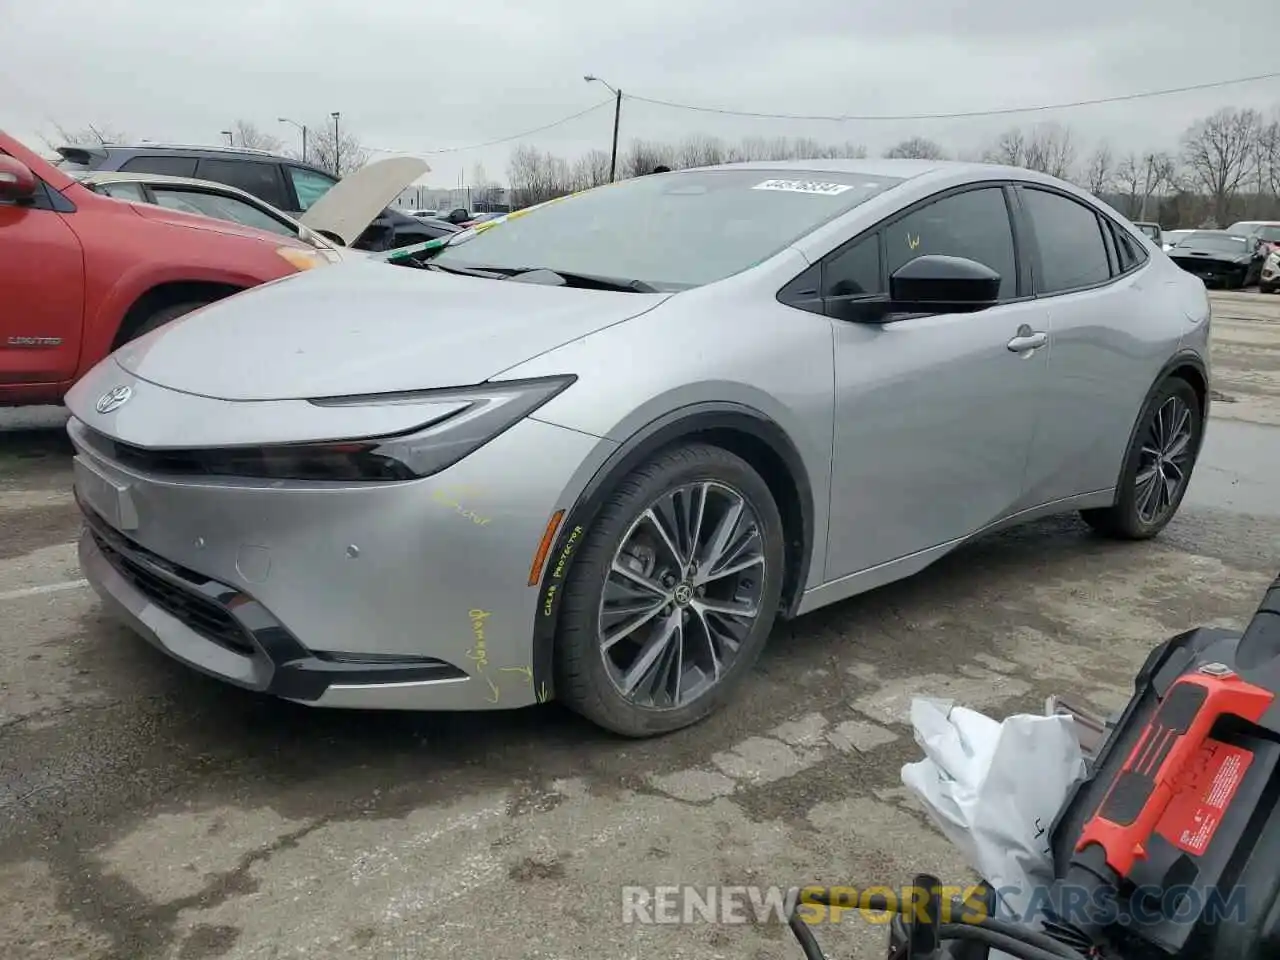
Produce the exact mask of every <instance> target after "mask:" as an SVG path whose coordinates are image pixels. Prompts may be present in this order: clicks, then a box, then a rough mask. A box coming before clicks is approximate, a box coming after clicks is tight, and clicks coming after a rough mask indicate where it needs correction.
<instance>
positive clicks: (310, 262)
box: [276, 247, 337, 270]
mask: <svg viewBox="0 0 1280 960" xmlns="http://www.w3.org/2000/svg"><path fill="white" fill-rule="evenodd" d="M276 256H278V257H280V258H281V259H284V260H287V261H289V263H291V264H293V266H294V267H296V268H297V269H298V270H314V269H315V268H316V267H325V266H328V265H329V264H330V263H336V262H337V261H336V259H335V260H330V259H329V258H328V257H326V256H325V255H324V254H322V253H321V252H320V251H319V250H303V249H301V248H300V247H276Z"/></svg>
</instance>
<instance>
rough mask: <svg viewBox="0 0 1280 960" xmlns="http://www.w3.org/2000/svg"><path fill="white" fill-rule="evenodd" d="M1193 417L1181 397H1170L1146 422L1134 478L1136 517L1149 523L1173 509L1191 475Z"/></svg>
mask: <svg viewBox="0 0 1280 960" xmlns="http://www.w3.org/2000/svg"><path fill="white" fill-rule="evenodd" d="M1192 429H1193V418H1192V414H1191V410H1190V408H1188V407H1187V405H1186V403H1184V402H1183V400H1182V399H1181V398H1180V397H1169V398H1168V399H1167V400H1165V402H1164V403H1162V404H1161V405H1160V407H1159V408H1158V409H1157V410H1156V413H1155V416H1153V417H1152V418H1151V420H1150V422H1149V423H1148V425H1147V430H1146V436H1145V437H1144V438H1143V441H1142V449H1141V452H1140V453H1139V456H1138V472H1137V475H1136V477H1135V478H1134V494H1135V496H1134V503H1135V505H1136V507H1137V511H1138V518H1139V519H1140V520H1141V521H1142V522H1143V523H1145V524H1152V523H1155V522H1156V521H1158V520H1160V519H1161V518H1163V517H1164V515H1165V514H1166V513H1167V512H1168V511H1169V510H1171V509H1172V508H1173V506H1174V505H1175V504H1176V503H1177V502H1178V499H1179V497H1180V496H1181V494H1182V488H1183V487H1184V486H1185V485H1186V483H1187V478H1188V476H1189V475H1190V468H1191V458H1192V455H1193V454H1194V452H1195V451H1193V450H1192V449H1191V441H1192Z"/></svg>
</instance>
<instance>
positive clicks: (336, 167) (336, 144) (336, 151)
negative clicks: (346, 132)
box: [329, 110, 342, 177]
mask: <svg viewBox="0 0 1280 960" xmlns="http://www.w3.org/2000/svg"><path fill="white" fill-rule="evenodd" d="M329 116H331V117H333V175H334V176H335V177H340V176H342V141H341V140H340V139H339V138H338V117H339V113H338V111H337V110H335V111H333V113H331V114H329Z"/></svg>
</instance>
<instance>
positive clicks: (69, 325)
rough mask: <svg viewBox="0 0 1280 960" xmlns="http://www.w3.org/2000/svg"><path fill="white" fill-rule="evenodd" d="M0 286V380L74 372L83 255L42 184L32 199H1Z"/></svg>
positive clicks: (59, 377)
mask: <svg viewBox="0 0 1280 960" xmlns="http://www.w3.org/2000/svg"><path fill="white" fill-rule="evenodd" d="M70 215H71V216H74V214H70ZM0 290H2V291H4V297H3V299H2V300H0V383H58V382H61V381H64V380H67V379H69V378H70V377H71V376H73V375H74V374H75V371H76V364H77V361H78V359H79V356H80V334H81V325H82V323H83V319H84V256H83V253H82V250H81V246H80V241H79V239H78V238H77V237H76V235H75V232H74V231H73V230H72V229H71V228H70V227H69V226H68V225H67V223H66V221H65V220H64V219H63V217H62V214H60V213H58V212H57V211H56V210H54V209H53V205H52V203H51V202H50V198H49V193H48V188H47V187H46V186H45V184H43V183H39V184H38V186H37V192H36V196H35V198H34V201H26V202H23V203H14V202H11V201H7V200H4V199H0Z"/></svg>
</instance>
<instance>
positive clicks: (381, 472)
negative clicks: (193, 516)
mask: <svg viewBox="0 0 1280 960" xmlns="http://www.w3.org/2000/svg"><path fill="white" fill-rule="evenodd" d="M577 379H578V378H577V377H576V376H564V377H545V378H540V379H536V380H507V381H499V382H495V383H483V384H480V385H479V386H475V387H464V388H458V389H452V388H451V389H444V390H421V391H415V392H412V393H395V394H373V395H368V396H356V397H325V398H321V399H316V400H311V401H310V402H311V403H312V404H314V405H316V406H318V407H374V406H385V405H387V404H413V405H415V406H421V407H424V408H427V412H424V414H423V416H424V422H422V423H421V424H419V425H418V426H416V427H414V428H413V429H412V430H409V431H406V432H404V433H400V434H396V435H394V436H382V437H359V438H355V439H350V440H340V441H326V442H323V443H286V444H272V445H270V446H258V447H220V448H215V449H204V450H200V449H194V450H193V449H184V450H173V449H171V450H156V449H142V448H137V447H127V446H126V445H123V444H119V443H116V444H115V445H114V446H115V447H116V449H115V450H114V451H113V452H112V454H111V455H112V456H113V457H114V458H115V459H117V461H118V462H121V463H125V464H130V465H134V466H136V467H138V468H139V469H141V470H145V471H149V472H156V473H169V474H178V475H183V476H217V477H240V478H243V479H261V480H311V481H339V482H349V481H373V482H377V481H381V482H384V483H385V482H390V481H397V480H401V481H402V480H417V479H420V478H422V477H429V476H431V475H432V474H434V473H439V472H440V471H442V470H445V469H448V468H449V467H451V466H453V465H454V464H455V463H457V462H458V461H459V460H461V459H462V458H463V457H466V456H468V455H470V454H472V453H474V452H475V451H476V450H478V449H480V447H482V446H484V445H485V444H486V443H488V442H489V441H490V440H492V439H494V438H495V437H497V436H498V435H499V434H501V433H503V432H504V431H506V430H508V429H509V428H511V427H513V426H515V425H516V424H517V423H519V422H520V421H521V420H523V419H524V418H525V417H527V416H529V414H531V413H533V411H535V410H537V409H538V408H539V407H541V406H542V405H543V404H545V403H547V402H548V401H549V400H551V399H552V398H553V397H555V396H556V395H557V394H559V393H560V392H561V391H563V390H565V389H566V388H568V387H569V386H570V385H571V384H573V383H574V381H576V380H577ZM431 407H435V408H436V409H435V410H434V411H430V408H431ZM512 469H519V465H518V464H513V465H512Z"/></svg>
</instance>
